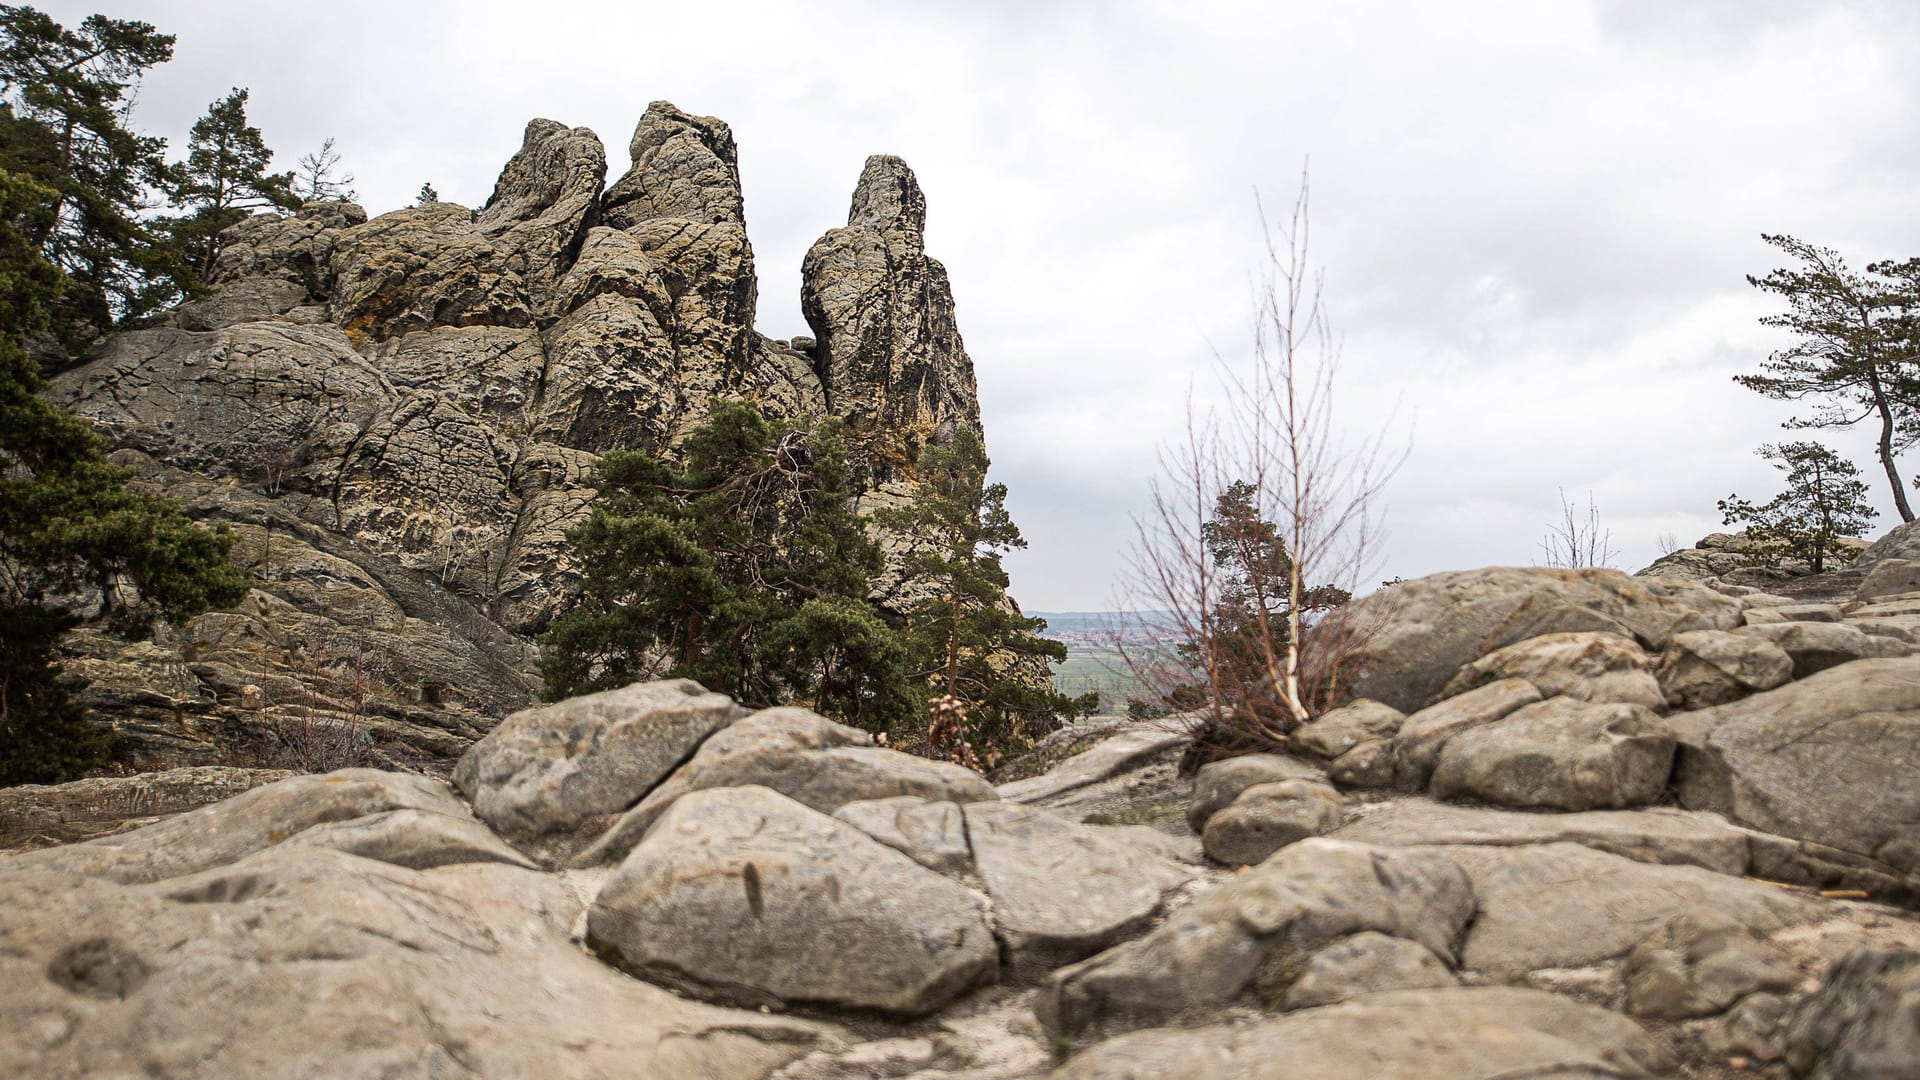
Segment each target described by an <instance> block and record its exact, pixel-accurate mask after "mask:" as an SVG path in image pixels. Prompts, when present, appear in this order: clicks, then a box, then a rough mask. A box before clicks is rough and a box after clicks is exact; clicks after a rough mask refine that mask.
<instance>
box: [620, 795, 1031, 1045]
mask: <svg viewBox="0 0 1920 1080" xmlns="http://www.w3.org/2000/svg"><path fill="white" fill-rule="evenodd" d="M587 941H588V943H589V944H590V945H591V946H592V947H593V948H594V949H595V950H596V951H597V952H598V953H599V954H600V955H601V956H602V957H604V958H606V959H607V960H609V961H610V962H612V963H614V964H616V965H618V966H619V967H621V968H623V969H625V970H626V971H629V972H631V973H633V974H635V975H638V976H640V977H641V978H643V979H647V980H650V981H654V982H660V983H664V984H666V985H669V986H672V987H674V988H676V989H679V990H683V991H686V992H688V993H692V994H695V995H698V996H701V997H706V998H710V999H714V1000H719V1001H726V1002H731V1003H737V1004H746V1005H755V1006H759V1005H764V1006H769V1007H785V1006H787V1005H790V1004H802V1003H808V1004H816V1005H829V1006H835V1007H840V1008H850V1009H872V1010H877V1011H881V1012H888V1013H895V1014H904V1015H918V1014H922V1013H927V1012H931V1011H933V1010H935V1009H938V1008H940V1007H941V1006H943V1005H946V1004H947V1003H948V1002H950V1001H952V1000H953V999H955V998H957V997H959V996H960V995H961V994H964V993H966V992H967V991H969V990H972V989H973V988H974V987H976V986H979V985H981V984H983V983H988V982H992V981H993V979H994V976H995V972H996V970H997V966H998V952H997V950H996V948H995V945H994V939H993V934H992V931H991V930H990V929H989V928H988V925H987V914H986V906H985V904H984V903H983V902H982V901H981V900H980V898H979V897H977V896H976V895H974V894H973V893H971V892H969V891H968V890H967V889H965V888H963V887H961V886H960V885H957V884H955V883H953V882H952V881H949V880H947V879H946V878H944V877H941V876H940V875H938V874H935V873H932V872H930V871H928V870H927V869H926V868H925V867H922V866H921V865H920V864H918V863H916V862H914V861H913V860H912V859H909V858H907V857H906V856H905V855H902V854H901V853H899V852H898V851H895V850H893V849H892V848H889V847H886V846H885V845H882V844H880V843H878V842H876V841H874V840H873V839H871V838H869V837H868V836H867V835H866V834H865V833H862V832H860V831H859V830H858V829H855V828H853V827H852V826H850V825H847V824H846V823H844V822H840V821H836V820H834V819H833V818H830V817H828V816H826V815H825V814H822V813H820V812H819V811H817V810H813V809H811V808H809V807H807V806H804V805H802V804H800V803H797V802H795V801H793V800H792V799H789V798H787V797H786V796H784V795H781V794H779V793H778V792H775V791H771V790H769V789H767V788H762V787H740V788H730V789H727V790H723V791H695V792H692V793H689V794H688V795H686V796H685V797H683V798H681V799H679V800H677V801H676V802H675V803H674V805H673V807H672V808H671V809H669V810H668V811H667V812H666V814H665V816H663V817H662V818H661V820H660V823H659V825H658V827H657V828H655V829H654V831H653V832H651V833H649V834H648V835H647V838H646V839H645V840H643V841H641V843H640V845H639V846H638V847H636V848H635V849H634V851H633V853H632V854H631V855H629V856H627V858H626V860H625V861H624V862H622V863H621V864H620V867H619V869H618V870H617V871H616V872H615V873H614V875H613V877H612V878H610V879H609V880H608V881H607V883H606V884H605V885H603V886H602V887H601V889H600V892H599V894H598V895H597V896H596V897H595V898H594V901H593V906H592V910H591V912H590V913H589V915H588V919H587Z"/></svg>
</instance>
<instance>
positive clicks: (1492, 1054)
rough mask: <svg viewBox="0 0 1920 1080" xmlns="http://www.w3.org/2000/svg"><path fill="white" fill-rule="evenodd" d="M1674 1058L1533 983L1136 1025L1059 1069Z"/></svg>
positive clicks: (1587, 1064)
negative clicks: (1173, 1024) (1236, 1018)
mask: <svg viewBox="0 0 1920 1080" xmlns="http://www.w3.org/2000/svg"><path fill="white" fill-rule="evenodd" d="M1673 1063H1674V1062H1673V1057H1672V1055H1671V1054H1670V1053H1669V1052H1668V1051H1667V1050H1666V1049H1665V1048H1664V1047H1662V1046H1661V1045H1660V1044H1659V1043H1658V1042H1656V1041H1654V1039H1653V1038H1652V1037H1650V1036H1649V1035H1648V1034H1647V1033H1646V1032H1645V1031H1644V1030H1642V1029H1641V1028H1640V1026H1639V1025H1637V1024H1635V1023H1634V1022H1633V1021H1631V1020H1628V1019H1627V1018H1625V1017H1623V1016H1620V1015H1619V1014H1617V1013H1612V1012H1608V1011H1607V1010H1605V1009H1602V1008H1599V1007H1597V1006H1594V1005H1586V1004H1581V1003H1578V1002H1574V1001H1570V1000H1568V999H1567V998H1563V997H1558V996H1555V995H1553V994H1548V993H1543V992H1541V991H1538V990H1526V989H1521V988H1518V987H1500V986H1486V987H1460V988H1455V989H1443V990H1403V991H1397V992H1390V993H1382V994H1370V995H1368V996H1366V997H1363V998H1361V999H1359V1000H1356V1001H1349V1002H1346V1003H1344V1004H1340V1005H1335V1006H1331V1007H1329V1008H1324V1009H1309V1010H1306V1011H1303V1012H1296V1013H1289V1014H1288V1015H1286V1016H1282V1017H1278V1018H1276V1019H1272V1020H1262V1021H1259V1022H1257V1023H1253V1024H1239V1025H1226V1026H1220V1027H1209V1028H1198V1029H1191V1030H1169V1031H1142V1032H1135V1033H1133V1034H1131V1035H1123V1036H1121V1037H1119V1038H1116V1039H1111V1040H1109V1041H1107V1042H1104V1043H1101V1044H1100V1045H1098V1046H1095V1047H1093V1048H1092V1049H1089V1050H1087V1051H1085V1052H1083V1053H1080V1054H1077V1055H1075V1056H1074V1057H1073V1058H1072V1059H1071V1060H1069V1061H1068V1062H1067V1064H1066V1065H1065V1066H1064V1067H1063V1068H1062V1069H1060V1071H1059V1072H1058V1073H1056V1074H1055V1076H1056V1077H1058V1078H1060V1080H1149V1078H1153V1077H1164V1076H1206V1077H1229V1076H1231V1077H1244V1078H1246V1080H1282V1078H1285V1077H1294V1076H1312V1077H1316V1078H1320V1077H1324V1078H1326V1080H1425V1078H1427V1077H1439V1076H1445V1077H1461V1078H1479V1080H1495V1078H1499V1077H1515V1076H1555V1077H1595V1078H1598V1077H1615V1076H1646V1075H1656V1074H1661V1073H1663V1072H1664V1071H1665V1070H1666V1069H1668V1068H1670V1067H1671V1066H1672V1065H1673Z"/></svg>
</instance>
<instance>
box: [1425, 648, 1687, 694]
mask: <svg viewBox="0 0 1920 1080" xmlns="http://www.w3.org/2000/svg"><path fill="white" fill-rule="evenodd" d="M1501 679H1525V680H1526V681H1528V682H1530V683H1532V684H1533V687H1534V689H1536V690H1538V691H1540V696H1541V697H1549V698H1550V697H1559V696H1565V697H1570V698H1574V699H1576V700H1579V701H1594V702H1623V703H1626V704H1631V705H1644V706H1646V707H1648V708H1655V709H1658V708H1664V707H1665V706H1666V695H1665V694H1663V693H1662V692H1661V690H1660V684H1659V683H1658V682H1657V681H1656V680H1655V679H1654V677H1653V659H1652V658H1651V657H1649V656H1648V655H1647V652H1646V650H1645V649H1642V648H1641V647H1640V645H1639V643H1637V642H1635V641H1634V640H1633V639H1632V638H1630V637H1625V636H1623V635H1620V634H1615V633H1611V632H1607V631H1574V632H1570V633H1564V634H1542V635H1540V636H1539V637H1533V638H1528V639H1527V640H1525V641H1520V642H1515V643H1514V644H1512V645H1508V646H1506V647H1505V648H1502V649H1495V650H1494V651H1493V652H1490V653H1488V654H1487V655H1485V656H1483V657H1481V658H1480V659H1478V660H1475V661H1474V662H1473V663H1471V664H1468V665H1467V666H1466V667H1463V668H1461V669H1460V674H1458V675H1455V676H1454V677H1453V678H1451V679H1449V680H1447V685H1446V686H1444V687H1442V688H1441V689H1440V694H1441V696H1442V697H1452V696H1453V695H1455V694H1458V693H1461V692H1463V691H1466V690H1471V689H1473V688H1475V687H1479V686H1485V685H1487V684H1488V683H1492V682H1497V681H1499V680H1501Z"/></svg>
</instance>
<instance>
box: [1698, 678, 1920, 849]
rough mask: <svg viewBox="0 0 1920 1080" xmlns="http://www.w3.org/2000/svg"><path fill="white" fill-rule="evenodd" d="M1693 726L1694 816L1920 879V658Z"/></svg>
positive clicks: (1726, 708) (1820, 683)
mask: <svg viewBox="0 0 1920 1080" xmlns="http://www.w3.org/2000/svg"><path fill="white" fill-rule="evenodd" d="M1687 718H1688V724H1687V725H1686V726H1685V727H1683V728H1682V729H1681V739H1682V744H1681V752H1680V756H1681V761H1680V769H1679V779H1680V783H1679V792H1680V800H1681V802H1682V803H1684V804H1685V805H1686V806H1689V807H1692V808H1694V809H1697V810H1711V811H1713V812H1715V813H1720V814H1725V815H1726V816H1727V817H1728V818H1730V819H1732V820H1733V821H1736V822H1738V823H1740V824H1743V825H1748V826H1751V827H1753V828H1756V829H1760V830H1763V831H1765V832H1769V833H1775V834H1778V835H1780V836H1785V837H1789V838H1793V839H1797V840H1805V841H1811V842H1814V843H1817V844H1822V845H1825V846H1827V847H1831V848H1837V849H1839V850H1840V851H1844V852H1852V853H1854V854H1856V855H1860V856H1866V857H1869V858H1872V859H1876V860H1879V861H1880V862H1882V863H1885V864H1887V865H1889V866H1891V867H1893V868H1894V869H1895V870H1896V871H1898V872H1903V873H1906V874H1909V875H1911V874H1914V873H1916V872H1920V658H1905V659H1897V660H1861V661H1856V662H1854V663H1850V664H1843V665H1841V666H1839V667H1835V668H1831V669H1829V670H1826V671H1821V672H1819V673H1818V674H1815V675H1812V676H1809V677H1807V678H1805V679H1801V680H1798V681H1796V682H1791V683H1788V684H1787V685H1785V686H1782V687H1780V688H1779V689H1777V690H1769V691H1767V692H1766V693H1764V694H1755V695H1754V696H1752V697H1750V698H1746V699H1744V700H1741V701H1736V702H1733V703H1732V704H1729V705H1721V706H1718V707H1716V708H1712V709H1704V710H1701V711H1699V712H1696V713H1689V714H1687Z"/></svg>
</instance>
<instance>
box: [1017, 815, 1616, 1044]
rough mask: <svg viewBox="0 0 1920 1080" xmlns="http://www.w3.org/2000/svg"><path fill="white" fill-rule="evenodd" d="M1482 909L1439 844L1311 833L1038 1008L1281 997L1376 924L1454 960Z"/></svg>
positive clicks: (1084, 1017)
mask: <svg viewBox="0 0 1920 1080" xmlns="http://www.w3.org/2000/svg"><path fill="white" fill-rule="evenodd" d="M1473 911H1474V899H1473V889H1472V886H1471V884H1470V883H1469V881H1468V879H1467V876H1466V874H1465V873H1464V872H1462V870H1461V868H1460V867H1459V866H1457V865H1455V864H1454V862H1453V861H1452V860H1451V859H1450V858H1448V857H1447V856H1446V855H1445V854H1444V853H1443V852H1441V851H1440V850H1439V849H1436V848H1422V849H1394V848H1375V847H1368V846H1366V845H1364V844H1349V843H1341V842H1337V841H1330V840H1326V839H1323V838H1316V839H1312V840H1303V841H1301V842H1300V843H1297V844H1294V845H1292V846H1290V847H1286V848H1282V849H1281V850H1280V852H1279V853H1278V854H1276V855H1275V856H1273V857H1272V858H1270V859H1268V860H1267V861H1266V862H1263V863H1261V864H1260V865H1259V866H1256V867H1253V868H1252V869H1250V870H1248V871H1247V872H1246V873H1244V874H1240V875H1238V876H1236V877H1234V878H1233V879H1232V880H1230V881H1229V882H1227V883H1226V884H1225V885H1222V886H1220V887H1219V888H1217V889H1215V890H1213V891H1212V892H1209V893H1207V894H1205V895H1204V896H1202V897H1200V898H1199V899H1197V900H1195V901H1194V902H1193V903H1191V904H1188V905H1187V906H1186V907H1183V908H1181V909H1179V910H1178V911H1175V912H1174V913H1173V914H1172V915H1170V916H1168V917H1167V920H1166V921H1165V922H1164V923H1162V924H1160V925H1159V926H1158V927H1156V928H1155V929H1154V930H1153V931H1152V932H1151V933H1149V934H1147V935H1146V936H1144V937H1141V938H1137V939H1135V940H1133V941H1129V942H1127V943H1125V944H1123V945H1118V946H1115V947H1114V948H1111V949H1108V950H1107V951H1106V952H1103V953H1101V954H1099V955H1098V956H1094V957H1092V958H1090V959H1087V960H1084V961H1081V962H1080V963H1078V964H1074V965H1072V966H1071V967H1066V968H1062V969H1061V970H1059V971H1056V972H1054V973H1053V974H1052V975H1051V976H1049V977H1048V979H1047V981H1046V983H1045V984H1044V985H1043V986H1042V988H1041V992H1040V996H1039V997H1038V998H1037V999H1036V1000H1035V1002H1034V1012H1035V1014H1036V1015H1037V1016H1038V1017H1039V1019H1040V1022H1041V1024H1042V1025H1043V1026H1045V1027H1046V1028H1047V1030H1049V1031H1051V1032H1053V1033H1055V1034H1056V1035H1076V1036H1077V1035H1079V1034H1081V1033H1083V1032H1088V1031H1123V1030H1128V1029H1132V1028H1139V1027H1152V1026H1156V1025H1159V1024H1163V1023H1166V1022H1168V1021H1170V1020H1172V1019H1174V1018H1176V1017H1182V1016H1195V1015H1205V1014H1207V1013H1208V1012H1210V1011H1214V1010H1218V1009H1220V1008H1222V1007H1225V1006H1228V1005H1232V1004H1234V1003H1235V1002H1237V1001H1239V1000H1241V999H1242V998H1243V996H1250V997H1253V998H1257V999H1259V1000H1260V1001H1262V1002H1265V1003H1267V1004H1270V1005H1272V1006H1275V1007H1278V1006H1280V1005H1281V1004H1282V1002H1283V1001H1284V998H1285V996H1286V994H1287V992H1288V990H1289V988H1290V987H1291V985H1292V984H1293V982H1294V980H1295V979H1297V978H1298V977H1299V976H1300V975H1301V974H1302V972H1303V971H1304V970H1305V969H1306V967H1307V964H1308V961H1309V959H1310V958H1311V957H1312V956H1313V954H1315V953H1317V952H1319V951H1320V950H1321V949H1322V948H1325V947H1326V946H1327V945H1329V944H1331V943H1332V942H1333V941H1335V940H1337V939H1339V938H1342V937H1345V936H1347V935H1349V934H1357V933H1360V932H1362V931H1368V930H1371V931H1376V932H1379V933H1383V934H1388V935H1391V936H1393V937H1398V938H1404V939H1406V940H1408V941H1412V942H1415V943H1417V944H1420V945H1422V946H1425V947H1426V948H1427V949H1428V950H1429V951H1431V952H1433V953H1434V954H1435V955H1436V956H1441V957H1449V958H1450V957H1451V956H1452V949H1453V943H1454V941H1455V940H1456V939H1457V938H1458V937H1459V935H1460V932H1461V930H1462V929H1463V928H1464V927H1465V926H1466V925H1467V922H1468V920H1469V919H1470V918H1472V916H1473ZM1643 936H1644V935H1643ZM1629 944H1631V942H1629Z"/></svg>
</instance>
